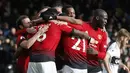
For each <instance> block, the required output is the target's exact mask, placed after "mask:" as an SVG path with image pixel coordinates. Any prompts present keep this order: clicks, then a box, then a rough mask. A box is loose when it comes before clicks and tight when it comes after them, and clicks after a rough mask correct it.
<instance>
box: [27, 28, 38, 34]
mask: <svg viewBox="0 0 130 73" xmlns="http://www.w3.org/2000/svg"><path fill="white" fill-rule="evenodd" d="M26 31H27V32H28V33H36V32H37V30H36V29H34V28H33V27H31V28H27V29H26Z"/></svg>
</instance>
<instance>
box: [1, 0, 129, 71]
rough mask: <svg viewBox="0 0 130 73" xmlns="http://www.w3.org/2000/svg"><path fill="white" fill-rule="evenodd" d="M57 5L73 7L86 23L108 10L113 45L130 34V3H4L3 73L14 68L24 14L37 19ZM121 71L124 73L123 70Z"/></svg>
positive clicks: (126, 56)
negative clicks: (96, 13)
mask: <svg viewBox="0 0 130 73" xmlns="http://www.w3.org/2000/svg"><path fill="white" fill-rule="evenodd" d="M54 3H61V4H62V5H63V6H64V5H67V4H69V5H72V6H73V7H74V8H75V11H76V18H79V19H82V20H84V21H88V20H89V19H90V16H91V14H92V12H93V10H94V9H97V8H102V9H104V10H105V11H106V12H107V13H108V23H107V25H106V30H107V32H108V35H109V37H110V39H111V41H114V40H115V36H116V33H117V31H118V30H119V29H121V28H126V29H127V30H128V31H129V32H130V8H129V7H130V0H123V1H122V0H0V59H1V60H0V72H1V71H2V70H5V69H11V68H13V67H12V66H13V65H12V64H13V63H14V61H13V53H14V52H15V50H16V49H17V45H16V43H15V42H16V36H15V33H16V19H17V18H18V17H19V16H20V15H22V14H24V15H28V16H29V17H30V18H31V19H33V16H34V15H36V14H37V13H38V12H39V10H41V9H42V8H43V7H44V6H50V7H51V6H53V4H54ZM129 48H130V46H129V45H128V48H127V49H125V50H123V51H122V57H121V58H122V61H123V63H125V64H126V65H127V66H129V69H130V49H129ZM120 70H121V71H120V72H121V73H123V72H122V69H120ZM5 71H7V70H5ZM5 71H4V72H5ZM5 73H6V72H5Z"/></svg>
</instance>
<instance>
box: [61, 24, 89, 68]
mask: <svg viewBox="0 0 130 73" xmlns="http://www.w3.org/2000/svg"><path fill="white" fill-rule="evenodd" d="M69 25H70V26H71V27H73V28H75V29H78V30H80V31H83V32H85V29H84V28H83V25H76V24H75V25H74V24H69ZM62 38H63V39H62V43H63V47H64V58H65V63H66V64H68V65H69V66H71V67H74V68H80V69H85V68H86V67H87V61H86V60H87V57H86V41H85V39H82V38H79V37H74V36H69V35H66V36H63V37H62Z"/></svg>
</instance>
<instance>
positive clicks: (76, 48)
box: [72, 37, 86, 52]
mask: <svg viewBox="0 0 130 73" xmlns="http://www.w3.org/2000/svg"><path fill="white" fill-rule="evenodd" d="M72 39H75V38H74V37H72ZM81 41H83V50H82V51H83V52H85V48H86V47H85V39H79V38H78V40H77V42H76V43H75V44H74V45H73V46H72V49H75V50H81V48H80V47H78V46H79V44H80V43H81Z"/></svg>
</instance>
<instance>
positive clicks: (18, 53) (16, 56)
mask: <svg viewBox="0 0 130 73" xmlns="http://www.w3.org/2000/svg"><path fill="white" fill-rule="evenodd" d="M22 50H23V48H22V47H18V48H17V50H16V52H15V53H14V59H17V58H18V57H19V56H20V54H21V52H22Z"/></svg>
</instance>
